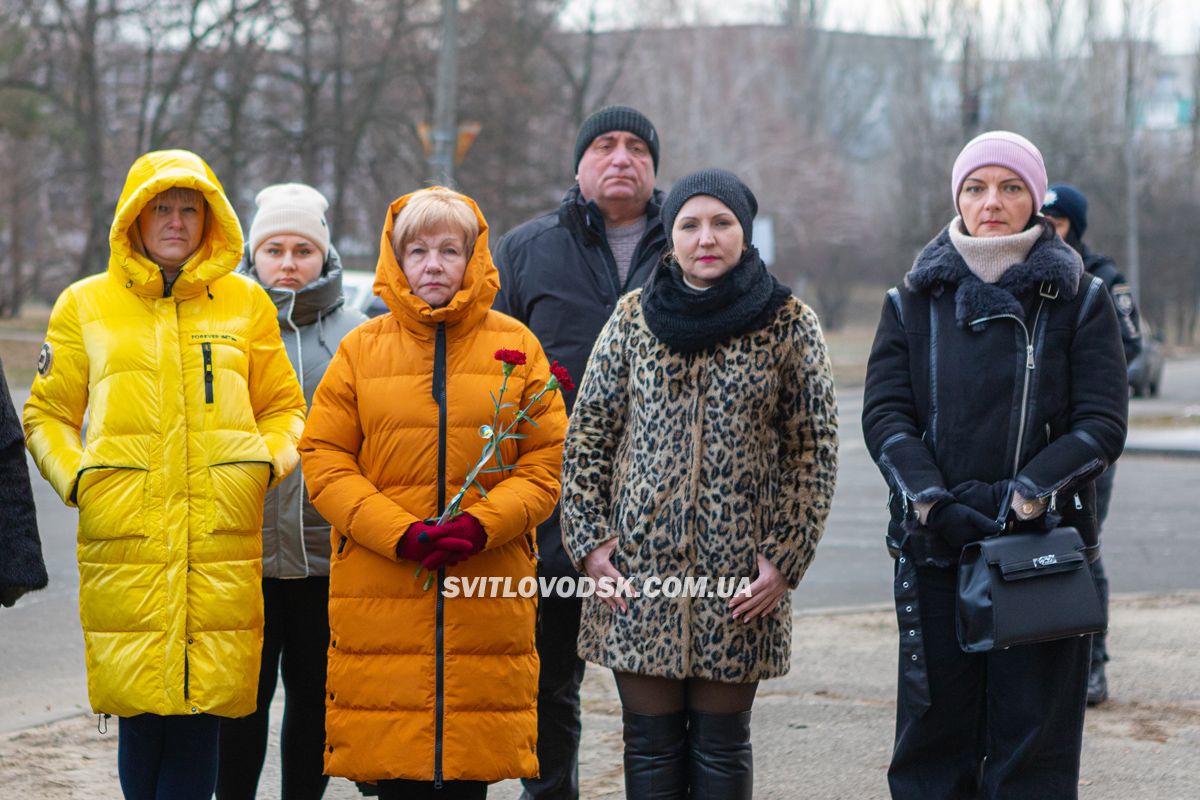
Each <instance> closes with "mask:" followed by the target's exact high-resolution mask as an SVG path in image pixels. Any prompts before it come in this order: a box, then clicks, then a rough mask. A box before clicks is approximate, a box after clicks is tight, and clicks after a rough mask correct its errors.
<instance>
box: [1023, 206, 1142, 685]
mask: <svg viewBox="0 0 1200 800" xmlns="http://www.w3.org/2000/svg"><path fill="white" fill-rule="evenodd" d="M1042 213H1043V214H1044V215H1045V216H1046V217H1047V218H1048V219H1049V220H1050V221H1051V222H1052V223H1054V229H1055V230H1056V231H1058V235H1059V236H1060V237H1062V240H1063V241H1064V242H1066V243H1067V244H1069V245H1071V247H1072V248H1074V249H1075V252H1077V253H1079V255H1080V256H1081V257H1082V258H1083V268H1084V269H1086V270H1087V271H1088V272H1089V273H1090V274H1092V275H1095V276H1096V277H1097V278H1099V279H1100V280H1102V281H1104V286H1105V287H1106V288H1107V289H1108V293H1109V295H1110V296H1111V297H1112V301H1113V306H1114V307H1115V308H1116V309H1117V320H1118V322H1120V323H1121V341H1122V343H1123V344H1124V346H1125V363H1126V365H1128V364H1130V363H1132V362H1133V360H1134V359H1135V358H1137V356H1138V354H1139V353H1141V352H1142V332H1141V323H1140V320H1139V318H1138V310H1137V305H1136V304H1135V303H1134V300H1133V290H1132V288H1131V287H1130V286H1129V283H1128V282H1127V281H1126V280H1125V276H1124V275H1122V274H1121V273H1120V272H1118V271H1117V266H1116V264H1114V263H1113V261H1112V259H1111V258H1109V257H1108V256H1102V255H1100V254H1099V253H1094V252H1092V250H1091V249H1090V248H1089V247H1088V246H1087V245H1086V244H1084V243H1083V234H1084V232H1085V231H1086V230H1087V224H1088V216H1087V214H1088V201H1087V197H1086V196H1085V195H1084V194H1083V192H1081V191H1079V190H1078V189H1076V188H1075V187H1074V186H1071V185H1070V184H1068V183H1056V184H1053V185H1051V186H1050V188H1049V189H1048V190H1047V191H1046V201H1045V203H1044V204H1043V205H1042ZM1116 470H1117V468H1116V465H1115V464H1114V465H1113V466H1111V467H1109V468H1108V469H1107V470H1105V471H1104V474H1102V475H1101V476H1100V477H1098V478H1096V524H1097V525H1098V526H1099V527H1100V528H1101V530H1103V528H1104V520H1105V518H1106V517H1107V516H1108V504H1109V501H1110V500H1112V492H1113V478H1114V477H1116ZM1092 572H1093V574H1095V576H1096V584H1097V586H1099V588H1100V599H1101V601H1102V602H1103V603H1104V609H1105V612H1107V611H1108V576H1107V575H1105V573H1104V559H1103V556H1101V557H1100V558H1098V559H1096V560H1095V561H1094V562H1093V563H1092ZM1107 640H1108V636H1107V634H1106V633H1097V634H1094V635H1093V636H1092V663H1091V668H1090V669H1089V670H1088V694H1087V702H1088V705H1089V706H1095V705H1099V704H1100V703H1103V702H1104V701H1105V700H1107V699H1108V679H1107V678H1106V677H1105V674H1104V663H1105V662H1106V661H1108V641H1107Z"/></svg>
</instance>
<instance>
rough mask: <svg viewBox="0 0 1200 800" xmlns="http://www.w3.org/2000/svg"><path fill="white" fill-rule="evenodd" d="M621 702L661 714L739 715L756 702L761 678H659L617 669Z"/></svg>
mask: <svg viewBox="0 0 1200 800" xmlns="http://www.w3.org/2000/svg"><path fill="white" fill-rule="evenodd" d="M613 677H614V678H616V680H617V693H618V694H620V695H621V705H622V706H623V707H624V709H625V710H626V711H632V712H633V713H635V714H647V715H660V714H673V713H675V712H677V711H684V710H690V711H702V712H705V713H708V714H737V713H740V712H742V711H749V710H750V707H751V706H752V705H754V693H755V692H757V691H758V681H754V682H753V683H723V682H721V681H710V680H705V679H703V678H684V679H682V680H675V679H673V678H658V677H654V676H651V675H637V674H635V673H632V672H617V671H616V670H613Z"/></svg>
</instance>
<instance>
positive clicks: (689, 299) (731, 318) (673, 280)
mask: <svg viewBox="0 0 1200 800" xmlns="http://www.w3.org/2000/svg"><path fill="white" fill-rule="evenodd" d="M791 294H792V291H791V289H788V288H787V287H786V286H784V285H783V284H781V283H780V282H779V281H777V280H775V276H773V275H772V274H771V273H769V272H767V265H766V264H764V263H763V260H762V258H760V257H759V255H758V250H756V249H755V248H753V247H751V248H750V249H748V250H747V251H746V253H745V255H743V256H742V260H741V261H739V262H738V263H737V266H735V267H734V268H733V269H731V270H729V272H727V273H725V274H724V275H722V276H721V278H720V279H719V280H717V282H716V283H714V284H713V285H712V286H711V287H709V288H708V289H707V290H705V291H700V290H698V289H693V288H692V287H690V286H688V285H687V284H686V283H684V282H683V275H682V273H681V271H680V269H679V264H678V263H677V262H676V261H675V260H674V259H667V258H664V259H663V260H662V261H660V262H659V263H658V267H657V268H655V271H654V275H653V276H652V277H651V278H650V281H649V283H647V285H646V288H645V289H644V290H643V291H642V311H643V313H644V314H645V316H646V325H647V326H649V328H650V332H651V333H653V334H654V335H655V336H656V337H657V338H658V339H659V340H660V341H661V342H662V343H663V344H665V345H666V346H667V347H669V348H671V349H672V350H674V351H675V352H677V353H697V352H700V351H701V350H705V349H707V348H710V347H713V346H715V345H718V344H721V343H722V342H725V341H728V340H729V339H732V338H733V337H735V336H740V335H741V334H744V333H750V332H751V331H756V330H760V329H762V328H765V327H766V326H767V325H769V324H770V322H771V320H772V319H774V317H775V312H776V311H777V310H778V309H779V307H780V306H781V305H783V303H784V302H785V301H786V300H787V299H788V298H789V297H790V296H791Z"/></svg>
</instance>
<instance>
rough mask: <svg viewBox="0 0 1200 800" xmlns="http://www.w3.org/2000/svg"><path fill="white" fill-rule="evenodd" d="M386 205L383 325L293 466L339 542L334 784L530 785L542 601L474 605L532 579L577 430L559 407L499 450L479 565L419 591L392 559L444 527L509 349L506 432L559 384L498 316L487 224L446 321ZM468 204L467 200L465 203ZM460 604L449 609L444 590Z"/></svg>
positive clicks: (312, 416) (340, 366)
mask: <svg viewBox="0 0 1200 800" xmlns="http://www.w3.org/2000/svg"><path fill="white" fill-rule="evenodd" d="M412 197H413V195H412V194H409V195H405V196H404V197H401V198H400V199H399V200H396V201H395V202H393V203H392V205H391V207H390V208H389V209H388V214H387V221H386V222H385V225H384V229H383V234H382V237H381V240H380V256H379V262H378V265H377V266H376V272H375V291H376V293H377V294H379V295H380V296H381V297H382V298H383V299H384V301H385V302H386V303H387V305H388V307H389V308H390V309H391V313H390V314H385V315H383V316H380V317H376V318H375V319H372V320H368V321H367V322H364V323H363V324H362V325H359V326H358V327H357V328H355V329H354V330H352V331H351V332H350V333H349V334H347V335H346V337H345V338H344V339H342V343H341V345H340V347H339V348H338V352H337V354H336V355H335V356H334V358H333V361H332V362H330V364H329V368H328V370H326V372H325V377H324V378H323V379H322V380H321V384H320V386H318V387H317V392H316V395H315V396H314V398H313V404H312V410H311V411H310V413H309V419H308V424H307V426H306V427H305V429H304V438H303V439H302V440H301V442H300V453H301V456H302V457H303V460H304V478H305V481H306V482H307V484H308V491H309V495H310V497H311V498H312V503H313V505H314V506H316V508H317V510H318V511H320V512H321V515H322V516H324V517H325V518H326V519H328V520H329V522H330V524H331V525H332V526H333V529H334V530H333V534H332V537H333V557H332V559H331V563H330V583H329V627H330V634H331V640H330V644H329V678H328V691H329V693H328V695H327V696H326V712H325V729H326V737H327V742H326V748H325V772H326V773H327V774H329V775H341V776H345V777H348V778H353V779H357V780H372V779H385V778H388V779H390V778H407V779H410V780H423V781H428V780H434V781H437V780H479V781H496V780H501V779H504V778H517V777H531V776H534V775H536V774H537V771H538V762H537V752H536V739H537V684H538V656H537V650H536V648H535V644H534V632H535V624H536V609H537V600H536V598H534V597H528V596H527V597H502V596H491V597H478V596H473V597H468V596H466V593H467V589H466V588H465V587H466V586H467V585H472V583H473V585H474V586H475V588H476V589H478V588H479V586H478V583H479V582H480V581H482V580H484V579H488V578H493V579H496V580H497V581H498V582H501V583H502V582H503V581H504V580H505V579H507V580H508V583H509V587H510V589H511V590H513V592H514V593H516V592H515V590H516V589H517V588H518V585H519V582H520V580H521V579H523V578H524V579H529V578H533V577H534V575H535V562H536V549H535V548H536V545H535V541H536V539H535V538H534V526H535V525H537V524H538V523H540V522H541V521H542V520H544V519H546V518H547V517H549V516H550V513H551V512H552V511H553V510H554V504H555V502H556V501H557V500H558V492H559V470H560V469H561V466H562V443H563V437H564V435H565V433H566V427H567V416H566V411H565V409H564V407H563V401H562V397H561V393H560V392H550V393H547V394H545V395H543V397H542V399H541V400H540V401H539V402H538V403H537V404H536V405H534V406H533V408H532V410H531V412H530V414H529V416H530V418H531V419H532V420H533V421H534V423H535V424H533V425H531V424H527V423H526V424H522V425H521V426H520V429H519V431H520V433H521V434H524V435H526V436H527V437H528V438H525V439H520V440H516V441H507V442H505V443H504V444H503V445H502V446H501V450H502V453H503V455H504V463H505V464H512V465H515V468H514V469H512V470H510V471H506V472H491V473H481V474H480V475H479V482H480V483H481V484H482V485H483V487H484V489H485V490H486V492H487V496H486V497H483V496H481V495H480V493H479V492H478V491H477V490H474V489H473V490H471V491H470V492H468V493H467V494H466V496H465V499H464V500H463V503H462V508H463V509H464V510H465V511H467V512H469V513H470V514H472V515H473V516H474V517H475V518H476V519H478V520H479V522H480V524H482V526H483V529H484V531H485V532H486V533H487V543H486V545H485V547H484V550H483V551H482V552H480V553H477V554H476V555H473V556H471V557H470V558H469V559H467V560H466V561H463V562H462V563H460V564H457V565H455V566H450V567H446V568H445V569H444V570H439V572H440V573H441V576H440V577H441V579H443V580H444V581H445V582H446V583H442V584H439V583H437V582H435V584H434V585H433V586H431V587H430V588H429V590H428V591H425V590H424V589H423V588H422V584H423V577H424V576H422V577H421V578H418V577H416V576H414V572H415V569H416V565H415V564H414V563H413V562H411V561H404V560H402V559H400V558H399V557H398V556H397V554H396V545H397V543H398V542H399V540H400V537H401V536H403V535H404V533H405V532H406V531H407V530H408V527H409V526H410V525H412V524H413V523H414V522H419V521H420V520H422V519H425V518H431V517H436V516H437V515H438V511H439V510H440V509H441V508H442V507H443V506H444V504H445V503H448V502H449V501H450V500H451V499H452V498H453V497H454V494H455V492H457V491H458V488H459V487H460V486H461V485H462V483H463V480H464V478H465V476H466V474H467V472H468V471H469V470H470V468H471V466H472V464H474V463H475V462H476V461H477V460H478V459H479V457H480V454H481V452H482V450H483V445H484V443H485V440H484V439H483V438H481V436H480V428H481V426H483V425H492V424H493V422H494V420H493V404H492V401H491V398H490V397H489V392H490V393H492V394H494V395H497V396H498V395H499V394H500V386H501V383H502V382H503V380H504V376H503V372H502V369H501V365H500V363H499V362H498V361H496V360H495V358H494V353H495V351H496V350H499V349H509V350H520V351H522V352H524V353H525V354H526V356H527V363H526V364H525V365H524V366H520V367H516V368H515V369H514V370H513V372H512V375H511V376H510V377H509V378H508V382H507V384H506V385H505V387H504V400H503V401H504V402H505V403H513V404H516V405H515V406H514V407H509V408H505V409H504V410H503V411H502V412H501V413H502V416H501V422H502V424H508V423H510V422H511V421H512V419H513V417H514V415H515V413H516V411H517V409H518V408H524V407H526V406H527V405H528V404H529V403H530V402H531V399H532V398H533V396H534V395H535V394H537V392H538V391H539V390H541V389H542V388H543V387H544V386H545V385H546V382H547V381H548V380H549V378H550V369H549V367H550V365H549V364H548V363H547V360H546V356H545V354H544V353H543V352H542V347H541V345H540V344H539V343H538V341H537V339H536V338H535V337H534V335H533V334H532V333H531V332H530V331H529V329H528V328H526V327H525V326H524V325H522V324H521V323H520V322H517V321H516V320H514V319H513V318H511V317H508V316H506V315H504V314H501V313H499V312H498V311H492V310H491V305H492V300H493V299H494V298H495V296H496V291H497V290H498V288H499V285H500V284H499V275H498V273H497V271H496V268H495V266H493V264H492V258H491V254H490V253H489V252H488V235H487V234H488V230H487V222H486V221H485V220H484V218H483V215H482V214H480V213H479V209H478V208H476V207H475V206H474V203H469V204H470V205H471V207H472V208H473V209H474V211H475V215H476V219H477V220H478V222H479V228H480V233H479V236H478V238H477V239H476V241H475V247H474V250H473V252H472V255H471V258H470V260H469V261H468V263H467V266H466V271H465V274H464V276H463V284H462V288H461V289H460V290H459V291H458V293H457V294H455V295H454V297H453V298H452V299H451V300H450V302H449V303H448V304H447V305H446V306H444V307H442V308H436V309H435V308H431V307H430V306H429V304H428V303H426V302H425V301H424V300H422V299H420V298H419V297H417V296H416V295H415V294H413V292H412V290H411V289H410V288H409V285H408V281H407V280H406V279H405V277H404V274H403V272H402V271H401V268H400V265H399V264H398V263H397V261H396V258H395V255H394V253H393V251H392V245H391V234H392V224H393V219H394V217H395V215H396V214H397V213H399V211H400V210H401V209H402V208H403V207H404V205H405V204H406V203H407V202H408V201H409V200H410V199H411V198H412ZM468 202H469V201H468ZM458 582H463V583H460V584H458V585H460V586H463V587H464V588H462V589H461V591H457V592H455V591H453V590H448V591H447V592H446V594H444V595H443V594H441V593H439V591H438V589H439V585H441V586H453V585H454V584H455V583H458Z"/></svg>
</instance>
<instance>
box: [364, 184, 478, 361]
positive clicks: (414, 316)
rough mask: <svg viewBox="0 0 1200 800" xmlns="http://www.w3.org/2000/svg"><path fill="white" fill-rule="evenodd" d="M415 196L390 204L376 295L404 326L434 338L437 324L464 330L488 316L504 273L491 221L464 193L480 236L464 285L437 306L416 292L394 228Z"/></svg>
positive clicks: (381, 243)
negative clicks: (495, 258)
mask: <svg viewBox="0 0 1200 800" xmlns="http://www.w3.org/2000/svg"><path fill="white" fill-rule="evenodd" d="M414 195H416V192H410V193H408V194H406V195H404V196H403V197H400V198H397V199H396V200H393V201H392V203H391V205H389V206H388V210H387V217H386V218H385V219H384V221H383V233H382V234H381V235H380V240H379V261H378V262H377V263H376V265H375V285H374V287H373V288H374V290H375V294H377V295H378V296H379V297H381V298H382V299H383V302H384V303H386V304H387V307H388V309H390V310H391V312H392V316H394V317H395V318H396V319H397V320H398V321H399V322H400V324H401V325H403V326H404V327H405V328H407V329H409V330H411V331H413V332H414V333H416V334H417V335H418V336H421V337H422V338H429V337H432V336H433V329H434V327H436V326H437V325H439V324H442V323H444V324H445V325H446V326H447V328H453V327H458V326H463V328H464V329H470V328H472V327H473V326H474V324H475V323H477V322H479V321H480V320H481V319H483V317H484V316H486V315H487V313H488V311H489V310H490V309H491V307H492V301H493V300H495V298H496V293H497V292H499V291H500V273H499V272H497V271H496V265H495V264H493V263H492V253H491V251H490V250H489V249H488V223H487V220H486V219H484V218H483V212H481V211H480V210H479V206H478V205H476V204H475V201H474V200H472V199H471V198H469V197H467V196H466V195H462V194H461V193H460V196H461V197H462V198H463V200H464V201H466V203H467V205H469V206H470V207H471V210H472V211H474V212H475V219H476V220H477V221H478V222H479V235H478V236H476V237H475V247H474V249H473V250H472V251H471V258H470V260H469V261H468V262H467V268H466V271H465V272H464V273H463V282H462V287H461V288H460V289H459V290H458V292H457V293H456V294H455V295H454V297H452V298H450V302H449V303H447V304H446V305H444V306H442V307H441V308H434V307H433V306H431V305H429V303H427V302H425V301H424V300H422V299H421V298H420V297H417V295H416V294H414V293H413V290H412V287H410V286H409V285H408V278H406V277H404V270H403V269H401V267H400V262H399V261H397V260H396V253H395V251H394V250H392V228H393V227H394V223H395V220H396V215H397V214H399V213H400V210H401V209H402V208H404V207H405V206H406V205H408V202H409V201H410V200H411V199H412V198H413V196H414Z"/></svg>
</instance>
